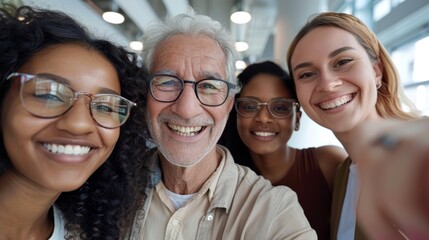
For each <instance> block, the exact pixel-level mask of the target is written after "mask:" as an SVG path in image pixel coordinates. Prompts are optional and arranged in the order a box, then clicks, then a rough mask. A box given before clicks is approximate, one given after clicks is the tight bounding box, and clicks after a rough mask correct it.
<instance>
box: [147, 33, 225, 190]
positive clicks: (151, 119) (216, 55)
mask: <svg viewBox="0 0 429 240" xmlns="http://www.w3.org/2000/svg"><path fill="white" fill-rule="evenodd" d="M225 61H226V60H225V55H224V53H223V51H222V49H220V47H219V46H218V45H217V43H216V42H215V41H214V40H212V39H210V38H208V37H206V36H203V35H197V36H188V35H183V34H178V35H174V36H172V37H170V38H168V39H167V40H165V41H164V42H163V43H161V44H160V45H159V47H158V48H157V49H156V51H155V54H154V61H153V65H152V66H153V67H152V69H150V72H151V73H152V74H157V73H167V74H171V75H175V76H177V77H179V78H181V79H186V80H191V81H198V80H201V79H204V78H207V77H214V78H218V79H225V78H226V70H225V66H226V63H225ZM232 106H233V98H232V97H229V98H228V99H227V101H226V102H225V103H224V104H223V105H221V106H218V107H207V106H204V105H202V104H201V103H200V102H199V100H198V99H197V96H196V95H195V92H194V88H193V86H192V85H190V84H186V85H185V88H184V90H183V92H182V94H181V96H180V97H179V99H177V101H175V102H172V103H162V102H158V101H156V100H155V99H153V98H152V96H151V95H148V125H149V130H150V132H151V134H152V136H153V138H154V140H155V142H156V144H157V146H158V149H159V150H160V152H161V156H160V158H161V164H162V169H163V173H164V174H163V176H164V179H163V180H164V184H165V185H166V187H167V188H168V189H169V190H171V191H174V192H176V193H179V194H189V193H193V192H196V191H197V190H198V189H199V188H200V187H201V186H202V184H203V183H204V182H205V180H206V179H207V178H208V177H209V176H210V175H211V173H212V172H213V171H214V170H215V169H216V167H217V165H218V163H219V161H220V157H219V156H218V155H217V154H216V148H215V145H216V143H217V141H218V139H219V137H220V135H221V134H222V131H223V129H224V127H225V124H226V121H227V119H228V113H229V111H230V109H231V108H232ZM173 128H174V129H176V130H178V129H180V130H178V131H175V130H173ZM186 128H187V130H189V128H194V129H193V130H192V131H193V132H194V134H190V136H186V135H185V134H184V132H183V130H184V129H186ZM195 129H196V130H197V131H196V132H195ZM196 173H198V174H196ZM167 178H168V179H167Z"/></svg>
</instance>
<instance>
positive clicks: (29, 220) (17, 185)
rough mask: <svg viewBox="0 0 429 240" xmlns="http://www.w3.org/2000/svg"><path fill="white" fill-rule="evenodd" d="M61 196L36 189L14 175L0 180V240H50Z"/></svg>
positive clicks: (4, 175) (11, 174) (10, 173)
mask: <svg viewBox="0 0 429 240" xmlns="http://www.w3.org/2000/svg"><path fill="white" fill-rule="evenodd" d="M58 196H59V193H53V192H47V191H44V190H42V189H40V188H36V187H35V186H34V185H31V186H30V184H29V183H28V182H26V180H23V179H21V178H19V177H17V175H15V174H13V173H12V172H11V171H8V172H6V173H5V174H3V175H2V176H0V239H47V238H49V236H50V235H51V234H52V231H53V226H54V223H53V218H52V215H51V214H49V213H50V209H51V207H52V205H53V203H54V202H55V200H56V199H57V198H58Z"/></svg>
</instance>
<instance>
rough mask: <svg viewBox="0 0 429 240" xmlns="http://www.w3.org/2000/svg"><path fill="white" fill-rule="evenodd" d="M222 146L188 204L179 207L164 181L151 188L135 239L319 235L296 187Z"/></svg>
mask: <svg viewBox="0 0 429 240" xmlns="http://www.w3.org/2000/svg"><path fill="white" fill-rule="evenodd" d="M217 147H218V152H219V153H220V154H221V156H222V161H221V163H220V164H219V166H218V168H217V169H216V171H215V172H214V173H213V174H212V176H211V177H210V178H209V179H208V180H207V181H206V183H205V184H204V185H203V187H202V188H201V189H200V190H199V191H198V192H197V194H195V195H194V196H193V198H192V199H191V200H190V201H189V202H188V203H186V204H185V206H183V207H181V208H179V209H177V210H175V209H174V207H173V205H172V203H171V201H170V199H169V197H168V195H167V192H166V189H165V186H164V184H163V183H162V182H159V183H158V184H156V186H155V188H151V189H149V190H148V197H147V200H146V202H145V205H144V208H143V209H141V210H140V211H138V212H137V214H136V217H135V221H134V227H133V231H132V233H131V235H130V239H133V240H137V239H149V240H151V239H157V240H158V239H169V240H170V239H175V240H189V239H201V240H207V239H231V240H236V239H252V240H253V239H270V240H271V239H305V240H311V239H317V237H316V233H315V231H314V230H313V229H311V227H310V225H309V223H308V221H307V219H306V218H305V216H304V213H303V211H302V208H301V206H300V205H299V203H298V201H297V198H296V194H295V193H294V192H293V191H292V190H290V189H289V188H287V187H284V186H281V187H272V186H271V184H270V182H269V181H267V180H265V179H263V178H262V177H260V176H257V175H256V174H255V173H254V172H253V171H251V170H250V169H249V168H246V167H242V166H240V165H237V164H235V163H234V160H233V159H232V156H231V154H230V153H229V151H228V150H227V149H226V148H224V147H222V146H220V145H218V146H217ZM154 160H156V161H158V152H156V153H155V154H154V155H152V158H151V160H149V161H154ZM145 213H147V214H145Z"/></svg>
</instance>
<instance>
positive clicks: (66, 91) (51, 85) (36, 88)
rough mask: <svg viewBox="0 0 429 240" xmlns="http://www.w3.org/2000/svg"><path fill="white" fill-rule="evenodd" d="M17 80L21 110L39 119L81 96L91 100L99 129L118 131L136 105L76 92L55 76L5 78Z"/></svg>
mask: <svg viewBox="0 0 429 240" xmlns="http://www.w3.org/2000/svg"><path fill="white" fill-rule="evenodd" d="M12 78H19V79H20V80H21V85H20V89H19V96H20V100H21V103H22V105H23V106H24V108H25V109H26V110H27V111H28V112H30V113H31V114H33V115H35V116H37V117H42V118H54V117H58V116H60V115H62V114H64V113H66V112H67V111H68V110H69V109H71V108H72V107H73V104H74V103H75V102H76V100H77V98H78V97H79V96H80V95H85V96H88V97H89V98H91V102H90V105H89V106H90V107H89V109H90V112H91V116H92V118H93V119H94V120H95V122H97V124H99V125H100V126H102V127H105V128H117V127H119V126H121V125H122V124H124V123H125V122H126V121H127V119H128V117H129V116H130V112H131V108H132V107H133V106H136V105H137V104H136V103H134V102H131V101H130V100H128V99H126V98H124V97H122V96H119V95H116V94H90V93H86V92H80V91H79V92H77V91H74V90H73V89H71V88H70V87H68V86H67V85H65V84H63V83H60V82H58V81H57V79H56V78H61V77H58V76H54V75H44V74H36V75H31V74H24V73H12V74H10V75H9V76H8V77H7V79H8V80H9V79H12Z"/></svg>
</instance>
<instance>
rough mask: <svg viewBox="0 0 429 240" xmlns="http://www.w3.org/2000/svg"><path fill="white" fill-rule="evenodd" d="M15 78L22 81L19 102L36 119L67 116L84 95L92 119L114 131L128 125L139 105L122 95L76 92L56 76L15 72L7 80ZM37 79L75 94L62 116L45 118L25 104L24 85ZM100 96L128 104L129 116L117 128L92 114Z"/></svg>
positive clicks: (52, 116)
mask: <svg viewBox="0 0 429 240" xmlns="http://www.w3.org/2000/svg"><path fill="white" fill-rule="evenodd" d="M14 78H19V79H20V86H19V100H20V101H21V104H22V105H23V106H24V108H25V110H27V111H28V112H29V113H31V114H32V115H34V116H36V117H40V118H56V117H59V116H62V115H64V114H66V113H67V112H68V111H69V110H70V109H71V108H72V107H73V106H74V104H75V103H76V100H77V98H78V97H79V96H81V95H84V96H87V97H89V98H90V103H89V112H90V114H91V117H92V119H93V120H94V121H95V122H96V123H97V124H98V125H99V126H101V127H104V128H108V129H113V128H118V127H120V126H122V125H123V124H124V123H126V122H127V120H128V118H129V116H130V113H131V109H132V108H133V107H135V106H137V103H135V102H132V101H130V100H128V99H126V98H124V97H122V96H120V95H117V94H110V93H102V94H92V93H88V92H84V91H75V90H74V89H72V88H71V87H69V86H67V85H66V84H64V83H61V82H59V81H56V80H55V78H54V76H45V75H43V74H27V73H18V72H14V73H11V74H9V75H8V76H7V77H6V80H11V79H14ZM35 78H43V79H46V80H50V81H52V82H56V83H57V84H60V85H62V86H64V87H65V88H67V89H69V90H70V91H71V92H72V93H73V98H72V99H71V100H70V103H69V105H68V106H67V108H65V110H64V112H62V113H60V114H55V115H49V116H43V115H41V114H38V113H35V112H33V111H32V110H31V109H30V108H29V107H28V106H27V105H26V104H25V101H24V99H23V98H24V97H23V93H22V92H23V87H24V84H25V83H26V82H28V81H30V80H33V79H35ZM59 78H62V77H59ZM100 96H114V97H118V98H119V99H121V100H123V101H125V103H127V105H128V111H127V115H126V116H125V117H124V118H123V120H122V122H120V124H119V125H117V126H116V125H115V126H106V125H103V124H102V123H100V122H98V120H97V119H96V118H95V117H94V115H93V112H92V111H93V110H92V108H91V106H92V103H93V100H94V99H96V98H97V97H100Z"/></svg>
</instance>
